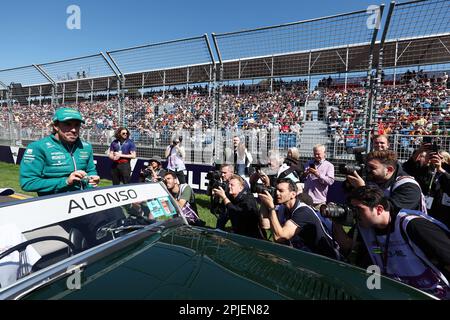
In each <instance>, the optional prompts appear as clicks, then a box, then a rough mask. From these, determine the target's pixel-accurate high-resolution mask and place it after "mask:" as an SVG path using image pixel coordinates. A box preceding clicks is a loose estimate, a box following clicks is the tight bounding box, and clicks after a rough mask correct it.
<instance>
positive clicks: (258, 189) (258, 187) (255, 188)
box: [251, 183, 277, 201]
mask: <svg viewBox="0 0 450 320" xmlns="http://www.w3.org/2000/svg"><path fill="white" fill-rule="evenodd" d="M265 191H267V192H268V193H269V194H270V196H271V197H272V199H273V200H274V201H276V198H277V188H275V187H267V186H265V185H264V184H262V183H255V184H253V185H252V187H251V192H252V193H264V192H265Z"/></svg>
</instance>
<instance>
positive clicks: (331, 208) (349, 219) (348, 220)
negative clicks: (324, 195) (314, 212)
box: [319, 202, 358, 226]
mask: <svg viewBox="0 0 450 320" xmlns="http://www.w3.org/2000/svg"><path fill="white" fill-rule="evenodd" d="M319 211H320V214H321V215H322V217H325V218H330V219H334V220H335V221H336V222H338V223H339V224H342V225H345V226H352V225H353V224H354V222H355V221H356V220H357V219H358V215H357V211H356V210H355V209H354V208H353V207H352V206H348V205H345V204H337V203H333V202H330V203H328V204H323V205H321V206H320V210H319Z"/></svg>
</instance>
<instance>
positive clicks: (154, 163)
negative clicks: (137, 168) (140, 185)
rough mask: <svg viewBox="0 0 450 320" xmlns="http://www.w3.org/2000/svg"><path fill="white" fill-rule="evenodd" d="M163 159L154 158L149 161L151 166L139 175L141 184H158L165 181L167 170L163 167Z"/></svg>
mask: <svg viewBox="0 0 450 320" xmlns="http://www.w3.org/2000/svg"><path fill="white" fill-rule="evenodd" d="M161 161H162V159H161V157H159V156H153V157H152V158H150V159H149V165H148V167H147V168H145V169H144V170H141V172H140V173H139V176H140V181H141V182H158V181H161V180H163V179H164V175H165V174H166V170H164V169H163V168H162V167H161Z"/></svg>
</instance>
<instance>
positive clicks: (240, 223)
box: [213, 174, 264, 239]
mask: <svg viewBox="0 0 450 320" xmlns="http://www.w3.org/2000/svg"><path fill="white" fill-rule="evenodd" d="M228 187H229V191H228V195H227V193H226V192H225V190H224V189H223V188H222V187H219V188H217V189H213V195H214V196H217V197H219V198H221V199H222V201H223V203H224V205H225V207H226V209H227V213H228V216H229V218H230V220H231V226H232V229H233V232H234V233H237V234H240V235H244V236H247V237H253V238H257V239H264V236H263V234H262V232H261V229H260V227H259V212H258V207H257V205H256V200H255V198H254V197H253V194H251V193H250V192H249V191H248V189H245V184H244V179H242V178H241V177H240V176H239V175H236V174H233V175H232V176H231V177H230V179H229V183H228Z"/></svg>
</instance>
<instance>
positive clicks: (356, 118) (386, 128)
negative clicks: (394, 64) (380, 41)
mask: <svg viewBox="0 0 450 320" xmlns="http://www.w3.org/2000/svg"><path fill="white" fill-rule="evenodd" d="M447 80H448V75H447V73H445V72H444V73H443V74H441V75H440V76H436V75H432V76H431V77H430V76H427V74H425V73H424V72H423V71H419V72H418V73H416V72H409V71H408V72H407V73H405V74H404V75H403V76H402V77H401V79H400V83H399V84H398V85H396V86H395V87H394V86H392V85H390V86H383V87H382V89H381V92H380V94H379V101H378V103H377V104H378V106H379V107H378V110H377V119H378V121H377V132H375V133H376V134H388V135H391V134H400V135H406V136H412V137H411V138H410V139H406V138H404V139H402V140H401V141H400V143H401V144H402V147H405V148H408V147H413V148H414V147H417V146H418V145H420V144H421V143H422V137H417V136H423V135H448V134H449V133H450V132H449V131H448V127H449V123H450V89H449V88H448V81H447ZM391 84H392V83H391ZM325 99H326V101H327V103H328V105H329V109H330V110H329V113H328V123H329V127H330V132H331V134H332V135H333V137H334V140H335V141H337V142H338V143H342V144H346V145H348V143H347V141H348V140H349V141H352V140H354V139H356V140H358V139H361V138H362V137H363V132H362V129H363V127H364V121H365V120H364V119H365V117H364V112H365V109H364V106H365V104H366V99H367V93H366V91H365V90H364V89H357V88H352V89H349V90H347V91H344V90H339V89H332V88H330V89H327V90H326V93H325Z"/></svg>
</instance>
